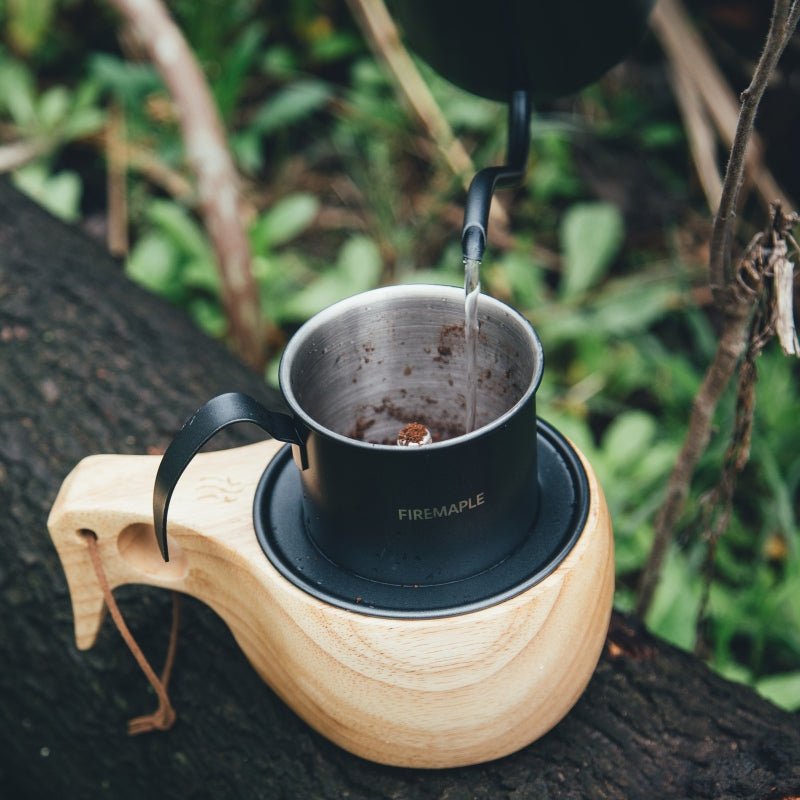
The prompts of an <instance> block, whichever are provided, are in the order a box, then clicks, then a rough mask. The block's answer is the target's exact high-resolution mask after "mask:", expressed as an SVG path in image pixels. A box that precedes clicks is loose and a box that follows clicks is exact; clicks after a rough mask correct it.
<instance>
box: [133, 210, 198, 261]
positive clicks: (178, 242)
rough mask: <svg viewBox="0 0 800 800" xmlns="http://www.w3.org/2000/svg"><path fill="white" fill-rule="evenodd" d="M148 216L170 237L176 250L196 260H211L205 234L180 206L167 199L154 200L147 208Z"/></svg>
mask: <svg viewBox="0 0 800 800" xmlns="http://www.w3.org/2000/svg"><path fill="white" fill-rule="evenodd" d="M148 216H149V218H150V221H151V222H152V223H153V224H154V225H155V226H156V227H158V228H160V229H161V230H162V231H163V232H164V233H165V234H167V235H168V236H169V238H170V239H172V242H173V244H175V246H176V247H177V248H178V250H180V251H181V252H183V253H184V254H186V255H187V256H192V257H194V258H197V259H198V260H204V259H205V260H206V261H213V255H212V251H211V246H210V245H209V243H208V240H207V239H206V237H205V234H204V233H203V231H202V229H201V228H200V226H199V225H198V224H197V223H196V222H195V221H194V220H193V219H192V217H191V216H190V215H189V214H188V213H187V212H186V211H185V210H184V209H183V208H181V206H179V205H177V204H176V203H173V202H170V201H168V200H154V201H153V202H152V203H151V204H150V207H149V208H148Z"/></svg>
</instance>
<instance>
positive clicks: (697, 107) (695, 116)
mask: <svg viewBox="0 0 800 800" xmlns="http://www.w3.org/2000/svg"><path fill="white" fill-rule="evenodd" d="M671 66H672V69H671V77H672V87H673V91H674V92H675V99H676V100H677V101H678V107H679V108H680V111H681V116H682V117H683V122H684V125H685V126H686V133H687V135H688V137H689V149H690V150H691V153H692V158H693V159H694V164H695V167H696V169H697V176H698V178H700V184H701V186H702V187H703V192H704V194H705V196H706V202H707V203H708V207H709V209H711V211H712V212H713V211H714V210H715V209H716V208H717V207H718V206H719V198H720V195H721V194H722V176H721V175H720V173H719V169H718V168H717V153H716V141H715V137H714V131H713V129H712V127H711V123H710V121H709V119H708V114H707V112H706V109H705V107H704V105H703V103H702V101H701V99H700V97H699V95H698V94H697V92H696V90H695V87H694V81H693V79H692V76H691V74H690V71H689V69H688V68H687V66H686V64H685V62H684V61H681V60H677V61H673V62H672V64H671Z"/></svg>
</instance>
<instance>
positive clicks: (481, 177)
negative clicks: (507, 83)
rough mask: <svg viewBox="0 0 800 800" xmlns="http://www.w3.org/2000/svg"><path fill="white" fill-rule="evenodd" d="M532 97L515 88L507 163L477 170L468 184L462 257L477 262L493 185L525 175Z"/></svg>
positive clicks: (502, 186)
mask: <svg viewBox="0 0 800 800" xmlns="http://www.w3.org/2000/svg"><path fill="white" fill-rule="evenodd" d="M530 125H531V97H530V93H529V92H527V91H515V92H513V93H512V95H511V102H510V103H509V106H508V148H507V155H506V163H505V164H503V165H502V166H499V167H486V168H485V169H482V170H480V172H478V173H477V174H476V175H475V177H474V178H473V179H472V182H471V183H470V186H469V191H468V192H467V203H466V206H465V207H464V227H463V229H462V231H461V249H462V253H463V256H464V260H465V261H466V260H467V259H470V260H471V261H478V262H480V261H481V260H482V259H483V253H484V250H485V249H486V239H487V231H488V228H489V209H490V208H491V205H492V196H493V195H494V192H495V190H496V189H513V188H514V187H515V186H519V185H520V184H521V183H522V181H523V180H524V178H525V170H526V168H527V165H528V152H529V150H530Z"/></svg>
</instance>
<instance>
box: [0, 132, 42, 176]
mask: <svg viewBox="0 0 800 800" xmlns="http://www.w3.org/2000/svg"><path fill="white" fill-rule="evenodd" d="M52 148H53V144H52V142H49V141H45V140H43V139H39V140H30V141H21V142H12V143H11V144H5V145H1V146H0V173H2V172H10V171H11V170H13V169H19V168H20V167H24V166H25V164H28V163H29V162H31V161H34V160H35V159H37V158H39V156H43V155H45V154H46V153H49V152H50V150H52Z"/></svg>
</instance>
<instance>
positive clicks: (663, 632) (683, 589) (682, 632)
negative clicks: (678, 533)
mask: <svg viewBox="0 0 800 800" xmlns="http://www.w3.org/2000/svg"><path fill="white" fill-rule="evenodd" d="M700 593H701V589H700V583H699V579H698V577H697V568H696V565H690V564H689V563H688V562H687V559H686V556H685V555H684V554H683V553H681V552H679V551H678V550H677V548H674V547H673V548H672V549H670V551H669V553H668V554H667V558H666V559H665V562H664V568H663V570H662V573H661V582H660V583H659V585H658V589H657V590H656V593H655V596H654V598H653V603H652V605H651V606H650V611H649V612H648V614H647V625H648V627H649V628H650V629H651V630H652V631H653V632H654V633H656V634H657V635H658V636H661V638H662V639H666V640H667V641H668V642H671V643H672V644H674V645H676V646H677V647H681V648H683V649H684V650H688V649H690V648H691V647H692V645H693V643H694V631H695V621H696V619H697V612H698V610H699V607H700Z"/></svg>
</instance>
